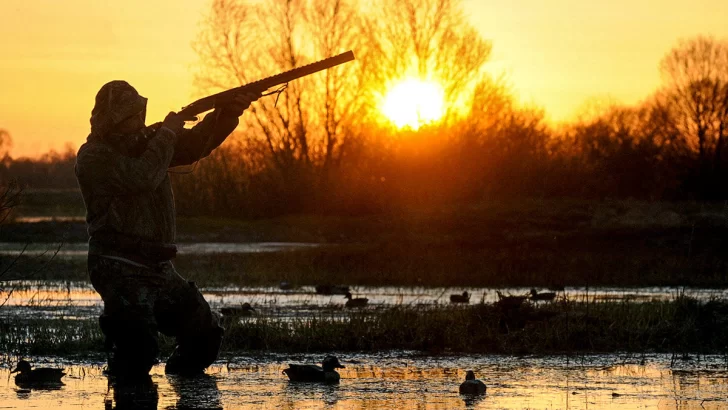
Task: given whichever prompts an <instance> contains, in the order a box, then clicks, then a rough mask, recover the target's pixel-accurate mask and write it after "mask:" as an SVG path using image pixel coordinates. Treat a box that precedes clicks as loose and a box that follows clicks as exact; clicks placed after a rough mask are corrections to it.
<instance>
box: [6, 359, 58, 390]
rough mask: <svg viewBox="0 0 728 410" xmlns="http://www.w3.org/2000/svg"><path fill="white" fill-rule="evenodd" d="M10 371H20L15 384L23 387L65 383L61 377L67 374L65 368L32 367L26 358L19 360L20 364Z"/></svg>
mask: <svg viewBox="0 0 728 410" xmlns="http://www.w3.org/2000/svg"><path fill="white" fill-rule="evenodd" d="M10 373H11V374H12V373H18V374H16V375H15V384H17V385H18V386H21V387H23V386H32V385H60V384H63V382H61V378H62V377H63V376H65V375H66V372H65V371H63V369H47V368H35V369H32V368H31V366H30V363H29V362H28V361H26V360H21V361H19V362H18V365H17V366H16V367H15V369H13V371H11V372H10Z"/></svg>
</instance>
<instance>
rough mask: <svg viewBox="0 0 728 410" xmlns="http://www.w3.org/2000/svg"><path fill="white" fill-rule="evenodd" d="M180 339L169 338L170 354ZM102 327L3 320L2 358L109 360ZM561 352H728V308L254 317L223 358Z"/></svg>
mask: <svg viewBox="0 0 728 410" xmlns="http://www.w3.org/2000/svg"><path fill="white" fill-rule="evenodd" d="M171 347H172V341H171V340H170V339H166V338H165V339H164V340H163V351H164V352H166V353H169V352H170V351H171ZM101 349H102V337H101V334H100V331H99V329H98V327H97V325H96V321H95V320H86V321H68V320H57V319H56V320H49V321H43V320H35V319H33V320H26V319H15V320H3V321H2V322H0V350H1V351H4V352H12V353H16V354H29V355H34V354H57V355H74V354H88V353H93V352H101ZM389 349H405V350H419V351H423V352H427V353H442V352H451V353H456V352H467V353H487V354H501V353H505V354H553V353H556V354H561V353H594V352H605V353H606V352H637V353H643V352H667V353H706V354H707V353H728V304H726V303H723V302H715V301H714V302H708V303H705V304H701V303H698V302H697V301H695V300H693V299H690V298H685V297H679V298H677V299H675V300H673V301H667V302H648V303H630V302H600V303H591V304H585V303H580V302H559V303H554V304H547V305H543V306H532V305H524V306H522V307H520V308H518V309H506V308H504V307H501V306H499V305H498V304H481V305H473V306H466V307H449V306H448V307H437V308H418V307H404V306H403V307H394V308H388V309H384V310H377V311H367V310H364V311H359V312H352V311H347V312H337V314H331V313H321V314H319V315H318V316H315V317H313V318H299V319H293V320H280V319H270V318H253V319H250V318H246V319H243V321H242V322H240V323H233V324H231V325H229V326H228V330H227V332H226V336H225V340H224V343H223V350H224V351H225V352H228V353H233V352H234V353H239V354H244V353H245V352H246V351H259V350H265V351H280V352H313V351H377V350H389Z"/></svg>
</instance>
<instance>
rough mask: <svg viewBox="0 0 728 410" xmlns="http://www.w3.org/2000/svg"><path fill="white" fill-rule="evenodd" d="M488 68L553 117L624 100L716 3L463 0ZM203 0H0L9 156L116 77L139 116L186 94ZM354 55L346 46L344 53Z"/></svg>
mask: <svg viewBox="0 0 728 410" xmlns="http://www.w3.org/2000/svg"><path fill="white" fill-rule="evenodd" d="M464 4H465V8H466V12H467V14H468V16H469V17H470V19H471V21H472V23H473V25H475V27H477V28H478V30H480V31H481V33H482V34H483V36H484V37H486V38H488V39H490V40H492V41H493V56H492V61H491V63H490V67H491V68H492V70H493V71H494V72H502V71H505V72H506V73H507V74H508V76H509V81H510V83H511V84H512V85H513V87H514V89H515V91H516V92H517V93H518V95H519V97H520V98H521V99H522V100H523V101H524V102H530V103H534V104H537V105H540V106H542V107H544V108H545V109H546V112H547V113H548V115H549V118H550V119H552V120H555V121H560V120H564V119H568V118H569V117H570V116H572V115H574V113H575V112H577V111H578V110H579V109H580V107H582V106H583V105H584V103H585V101H587V100H589V99H592V98H600V99H601V98H610V99H613V100H616V101H618V102H622V103H634V102H637V101H639V100H640V99H642V98H644V97H645V96H647V95H648V94H649V93H650V92H652V91H653V90H654V89H655V88H656V87H657V86H658V84H659V81H660V79H659V71H658V63H659V61H660V59H661V58H662V56H663V55H664V54H665V53H666V52H667V51H668V50H669V49H670V48H671V47H672V46H674V45H675V43H676V42H677V40H678V39H680V38H686V37H690V36H694V35H697V34H712V35H715V36H716V37H719V38H724V37H728V1H726V0H692V1H685V0H610V1H601V0H594V1H584V0H548V1H547V0H509V1H500V0H498V1H496V0H464ZM208 5H209V0H124V1H101V0H63V1H61V0H30V1H29V0H0V15H1V16H2V24H0V38H2V39H3V40H2V42H0V56H1V58H2V64H1V65H0V128H2V129H6V130H7V131H9V132H10V134H11V136H12V138H13V142H14V143H13V149H12V150H11V153H12V155H13V156H16V157H17V156H23V155H27V156H34V155H38V154H41V153H44V152H47V151H48V150H50V149H55V150H63V149H64V146H65V145H66V144H67V143H70V145H71V146H72V147H73V148H74V149H75V148H77V147H78V146H79V145H80V144H81V143H82V142H83V141H84V140H85V138H86V135H87V134H88V130H89V124H88V119H89V116H90V112H91V108H92V107H93V99H94V96H95V94H96V92H97V91H98V89H99V88H100V87H101V85H103V84H104V83H106V82H107V81H110V80H113V79H124V80H127V81H129V83H131V84H132V85H133V86H135V87H136V88H137V90H139V92H140V93H141V94H142V95H144V96H146V97H148V98H149V107H148V108H149V109H148V117H147V119H148V122H154V121H158V120H161V119H162V118H163V116H164V114H165V113H166V112H168V111H171V110H177V109H179V108H181V107H182V106H183V105H185V104H186V103H189V102H191V101H192V99H193V94H194V89H193V84H192V66H193V64H194V63H195V61H196V56H195V54H194V52H193V51H192V49H191V46H190V44H191V42H192V41H193V40H194V38H195V36H196V34H197V32H198V22H199V20H200V16H201V14H202V13H204V12H206V10H207V7H208ZM354 51H355V52H356V50H354Z"/></svg>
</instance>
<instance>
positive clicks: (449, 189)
mask: <svg viewBox="0 0 728 410" xmlns="http://www.w3.org/2000/svg"><path fill="white" fill-rule="evenodd" d="M327 1H328V0H327ZM248 3H249V2H246V1H242V0H240V1H236V0H216V1H214V2H213V3H212V9H211V13H210V15H209V16H208V18H207V20H206V21H205V25H203V31H202V33H201V34H200V36H199V39H198V42H197V43H196V46H195V47H196V51H197V52H198V54H199V55H200V57H201V60H202V61H203V64H207V70H206V71H202V72H201V73H200V74H199V76H198V80H199V82H200V84H202V85H203V86H205V85H206V86H207V88H206V89H210V90H214V89H215V88H225V87H226V86H231V85H236V81H237V82H238V83H240V82H246V81H248V80H247V79H248V78H250V77H251V76H252V78H258V77H262V76H263V74H262V73H268V74H270V73H272V72H278V71H284V70H286V69H290V68H291V66H297V65H300V64H302V63H305V62H307V61H308V60H307V58H306V55H305V54H304V50H310V47H309V48H307V47H306V45H305V44H304V45H301V44H296V43H295V40H293V39H295V38H297V37H296V36H293V35H285V33H284V32H282V35H280V36H272V35H271V36H269V37H260V33H263V32H266V33H267V32H268V30H269V29H270V28H271V27H276V30H284V31H285V30H288V28H287V27H288V26H289V25H288V23H286V24H278V23H277V22H278V20H276V19H278V18H294V17H295V16H304V17H301V18H302V20H301V21H300V22H298V23H296V24H298V25H297V26H296V27H299V29H300V30H301V33H308V36H309V37H310V38H312V39H317V38H321V39H323V40H325V39H328V40H326V41H329V40H330V41H334V40H336V41H338V43H336V44H333V45H331V44H329V43H327V42H325V41H323V40H321V41H320V42H318V41H313V42H312V43H310V44H314V45H315V47H324V46H326V47H328V48H326V47H324V48H322V49H320V50H319V49H315V50H313V53H314V54H315V55H318V56H321V55H330V54H332V52H331V51H332V50H336V49H342V48H343V49H349V48H351V49H355V50H357V64H356V65H354V64H351V65H348V66H347V65H344V66H346V67H342V68H341V69H338V68H337V69H336V70H329V71H328V72H327V74H326V76H319V77H316V76H311V78H307V79H303V80H300V81H298V82H296V83H295V84H291V85H290V86H289V88H288V89H287V90H286V91H285V93H283V94H282V95H281V96H280V101H276V99H275V98H273V97H264V98H263V99H261V100H260V101H258V102H256V103H255V104H254V105H253V106H252V107H251V109H250V110H249V111H248V112H246V113H245V115H244V116H243V117H242V123H241V126H240V127H239V129H238V131H237V132H236V133H235V134H234V135H233V136H232V137H230V138H229V139H228V141H226V142H225V144H223V145H222V146H221V147H220V148H218V149H217V150H216V151H214V152H213V153H212V155H211V156H210V157H208V158H206V159H203V160H202V161H200V162H199V163H197V164H196V165H194V166H190V167H187V168H185V169H176V170H173V171H171V172H172V179H173V183H174V189H175V198H176V200H177V206H178V210H179V212H180V214H183V215H217V216H233V217H265V216H273V215H280V214H286V213H311V212H315V213H350V214H360V213H366V212H375V211H380V210H391V209H402V208H407V207H411V206H420V205H425V206H427V205H442V204H455V203H470V202H478V201H482V200H484V199H504V198H525V197H540V198H551V197H574V198H587V199H601V198H635V199H649V200H674V199H700V200H715V199H725V198H727V197H728V195H727V194H728V184H727V183H726V181H728V179H726V177H728V155H726V154H728V153H727V152H726V149H727V148H726V138H728V41H725V40H716V39H714V38H711V37H703V36H701V37H696V38H693V39H689V40H685V41H681V42H680V43H678V44H677V45H676V46H675V47H674V48H673V49H672V50H670V51H669V52H668V53H667V54H666V55H665V57H664V58H663V60H662V61H661V62H660V70H661V73H662V78H663V83H662V84H661V85H660V87H659V89H658V90H656V91H655V92H654V94H653V95H651V96H650V97H649V98H647V99H646V100H645V101H643V102H641V103H640V104H637V105H634V106H625V105H614V104H612V105H609V106H601V107H595V109H594V110H593V112H591V113H585V114H583V115H581V116H580V117H579V118H578V119H575V120H573V121H572V122H571V123H568V124H560V125H554V124H550V123H548V122H547V121H546V119H545V114H544V112H543V110H541V109H538V108H533V107H524V106H522V105H520V104H519V103H518V102H517V98H516V97H515V96H514V95H513V93H512V92H511V90H510V89H509V87H508V86H507V85H505V84H504V83H503V82H502V81H499V80H496V79H493V78H492V76H490V75H488V74H487V73H485V72H484V71H483V70H482V67H483V64H484V63H485V62H486V61H487V58H488V56H489V53H490V43H488V42H487V41H485V40H483V39H481V38H480V37H479V36H478V35H477V33H476V32H475V30H474V29H472V27H470V26H469V25H468V24H467V23H466V20H465V18H464V16H463V15H462V11H461V10H459V9H458V4H459V2H456V1H446V2H439V3H437V5H432V4H430V3H431V2H424V1H419V0H407V1H404V0H403V1H399V2H395V3H397V4H399V3H407V4H410V3H411V5H413V6H412V7H409V6H408V7H409V8H402V7H397V5H396V4H393V5H391V4H389V3H388V2H381V7H374V8H371V9H367V10H370V13H379V14H374V15H369V14H365V15H360V14H358V13H361V12H360V11H358V10H359V9H358V8H356V7H348V8H347V7H343V6H342V7H330V8H329V7H318V6H317V4H318V3H317V2H311V3H309V2H287V1H279V0H270V1H268V2H267V3H271V4H273V3H275V4H276V5H277V7H278V6H279V7H280V8H281V10H284V11H287V12H286V13H280V14H276V13H269V12H268V10H267V9H266V8H265V7H263V8H260V7H258V6H255V5H254V4H252V3H251V4H252V5H251V4H248ZM299 3H300V4H299ZM415 3H416V4H415ZM296 4H298V5H297V6H296ZM337 4H338V3H337ZM341 4H344V5H346V4H348V2H343V3H341ZM294 6H295V7H299V8H301V9H302V10H304V11H306V12H305V13H303V14H301V13H298V14H297V13H293V11H292V10H293V9H290V10H289V9H288V8H289V7H294ZM415 6H416V7H415ZM425 7H439V9H438V12H439V13H440V14H439V15H441V16H445V17H443V19H444V20H443V21H444V23H443V24H442V25H438V26H433V25H430V24H428V23H427V22H418V20H417V19H427V18H429V17H428V16H430V15H433V14H432V13H419V11H418V10H420V9H421V8H425ZM276 10H277V9H276ZM235 11H238V12H239V13H234V12H235ZM288 12H290V13H288ZM327 13H334V14H331V15H329V14H327ZM336 13H339V14H336ZM402 13H404V14H406V15H403V14H402ZM354 15H356V16H358V19H357V20H356V21H357V24H356V25H352V24H346V23H347V22H348V21H353V20H352V19H351V16H354ZM230 16H236V17H235V19H231V18H230ZM256 16H257V17H256ZM286 16H288V17H286ZM291 16H294V17H291ZM295 18H298V17H295ZM236 19H237V20H236ZM246 19H249V20H246ZM261 19H262V20H261ZM266 19H269V20H270V21H268V20H266ZM259 21H263V22H266V21H267V23H266V25H265V29H261V30H260V31H255V30H256V27H257V26H256V24H258V23H256V22H259ZM320 21H328V22H331V24H333V26H332V27H334V28H333V29H331V30H340V31H341V32H339V31H336V33H338V34H337V35H336V36H335V37H331V38H330V37H327V36H329V35H330V34H331V30H329V29H326V30H323V31H322V30H320V27H322V25H321V24H323V23H320ZM387 21H390V22H397V21H411V22H413V23H412V27H409V26H403V25H402V24H399V23H396V24H394V23H392V24H391V25H386V22H387ZM337 22H338V23H337ZM415 23H416V24H415ZM380 24H385V26H384V27H385V28H387V30H389V31H387V37H384V36H383V34H382V33H383V32H384V31H382V30H383V29H382V30H380V29H379V28H378V27H379V25H380ZM408 27H409V28H408ZM414 27H425V28H427V29H430V28H432V30H435V31H433V32H432V33H429V34H428V33H424V34H422V36H421V37H422V39H430V40H427V42H424V43H422V44H420V43H417V41H419V40H418V38H420V37H413V36H412V35H411V34H412V33H411V30H413V29H414ZM433 27H435V28H433ZM380 28H381V27H380ZM236 30H237V31H236ZM290 30H293V29H290ZM351 30H355V31H351ZM438 30H439V31H438ZM238 31H240V32H244V33H243V34H240V33H238V34H240V35H239V36H238V39H239V40H240V41H242V42H243V43H234V42H233V43H231V42H229V41H225V38H226V37H224V36H225V35H228V34H229V33H230V32H236V33H237V32H238ZM226 33H228V34H226ZM256 33H258V34H256ZM248 34H249V36H248ZM279 34H280V33H279ZM289 34H290V33H289ZM256 36H257V37H256ZM274 40H275V42H274V43H266V41H274ZM279 40H280V41H283V40H285V41H288V43H285V42H284V43H280V44H279V43H278V42H277V41H279ZM413 42H414V43H413ZM307 44H308V43H307ZM310 44H309V45H310ZM327 44H328V45H327ZM226 47H233V48H231V49H227V48H226ZM235 47H237V48H235ZM390 49H397V50H402V52H401V53H389V52H387V50H390ZM230 55H239V56H240V59H241V61H242V63H241V64H239V65H237V64H235V62H229V61H227V60H224V59H222V60H221V57H220V56H230ZM276 55H280V56H288V57H286V58H281V59H270V60H268V57H265V58H263V57H261V56H276ZM397 59H402V60H397ZM223 60H224V61H223ZM251 61H254V62H256V64H257V65H252V63H251V65H246V64H247V63H248V62H251ZM409 61H419V67H420V70H421V72H426V73H434V74H436V75H437V76H438V78H439V79H440V80H439V81H440V82H441V84H442V85H443V87H444V89H445V103H446V107H451V108H448V110H447V113H446V114H445V116H444V118H443V120H442V121H440V122H439V123H437V124H430V125H425V126H422V127H421V128H419V129H418V130H412V129H405V130H395V129H393V128H392V127H391V125H390V124H387V123H385V122H384V121H382V115H381V112H380V111H379V109H378V108H377V106H376V104H374V103H372V101H376V95H380V96H381V95H382V92H383V90H386V87H385V84H386V79H387V78H389V79H391V78H404V76H406V74H407V71H406V70H405V68H402V67H406V66H408V65H409V63H408V62H409ZM239 67H246V69H247V70H248V71H245V70H242V71H239ZM253 69H257V70H260V75H258V73H256V72H254V71H253V72H252V74H251V70H253ZM346 70H348V71H346ZM236 78H237V80H235V79H236ZM241 79H242V80H241ZM463 113H466V114H463ZM73 163H74V156H73V153H72V152H66V153H64V154H55V153H51V154H47V155H45V156H44V157H42V158H40V159H38V160H29V159H13V158H10V157H9V156H7V155H6V156H5V159H4V160H2V163H1V164H0V181H7V180H9V179H11V178H17V179H18V180H20V182H21V183H22V184H27V185H28V186H30V187H32V188H74V187H76V182H75V177H74V175H73Z"/></svg>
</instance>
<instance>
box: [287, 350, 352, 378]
mask: <svg viewBox="0 0 728 410" xmlns="http://www.w3.org/2000/svg"><path fill="white" fill-rule="evenodd" d="M343 368H344V366H343V365H342V364H341V363H339V359H337V358H336V356H326V357H325V358H324V361H323V362H322V363H321V366H317V365H315V364H289V365H288V368H287V369H285V370H283V373H285V374H286V375H287V376H288V379H289V380H290V381H292V382H310V383H338V382H339V380H340V379H341V376H339V373H337V372H336V369H343Z"/></svg>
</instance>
